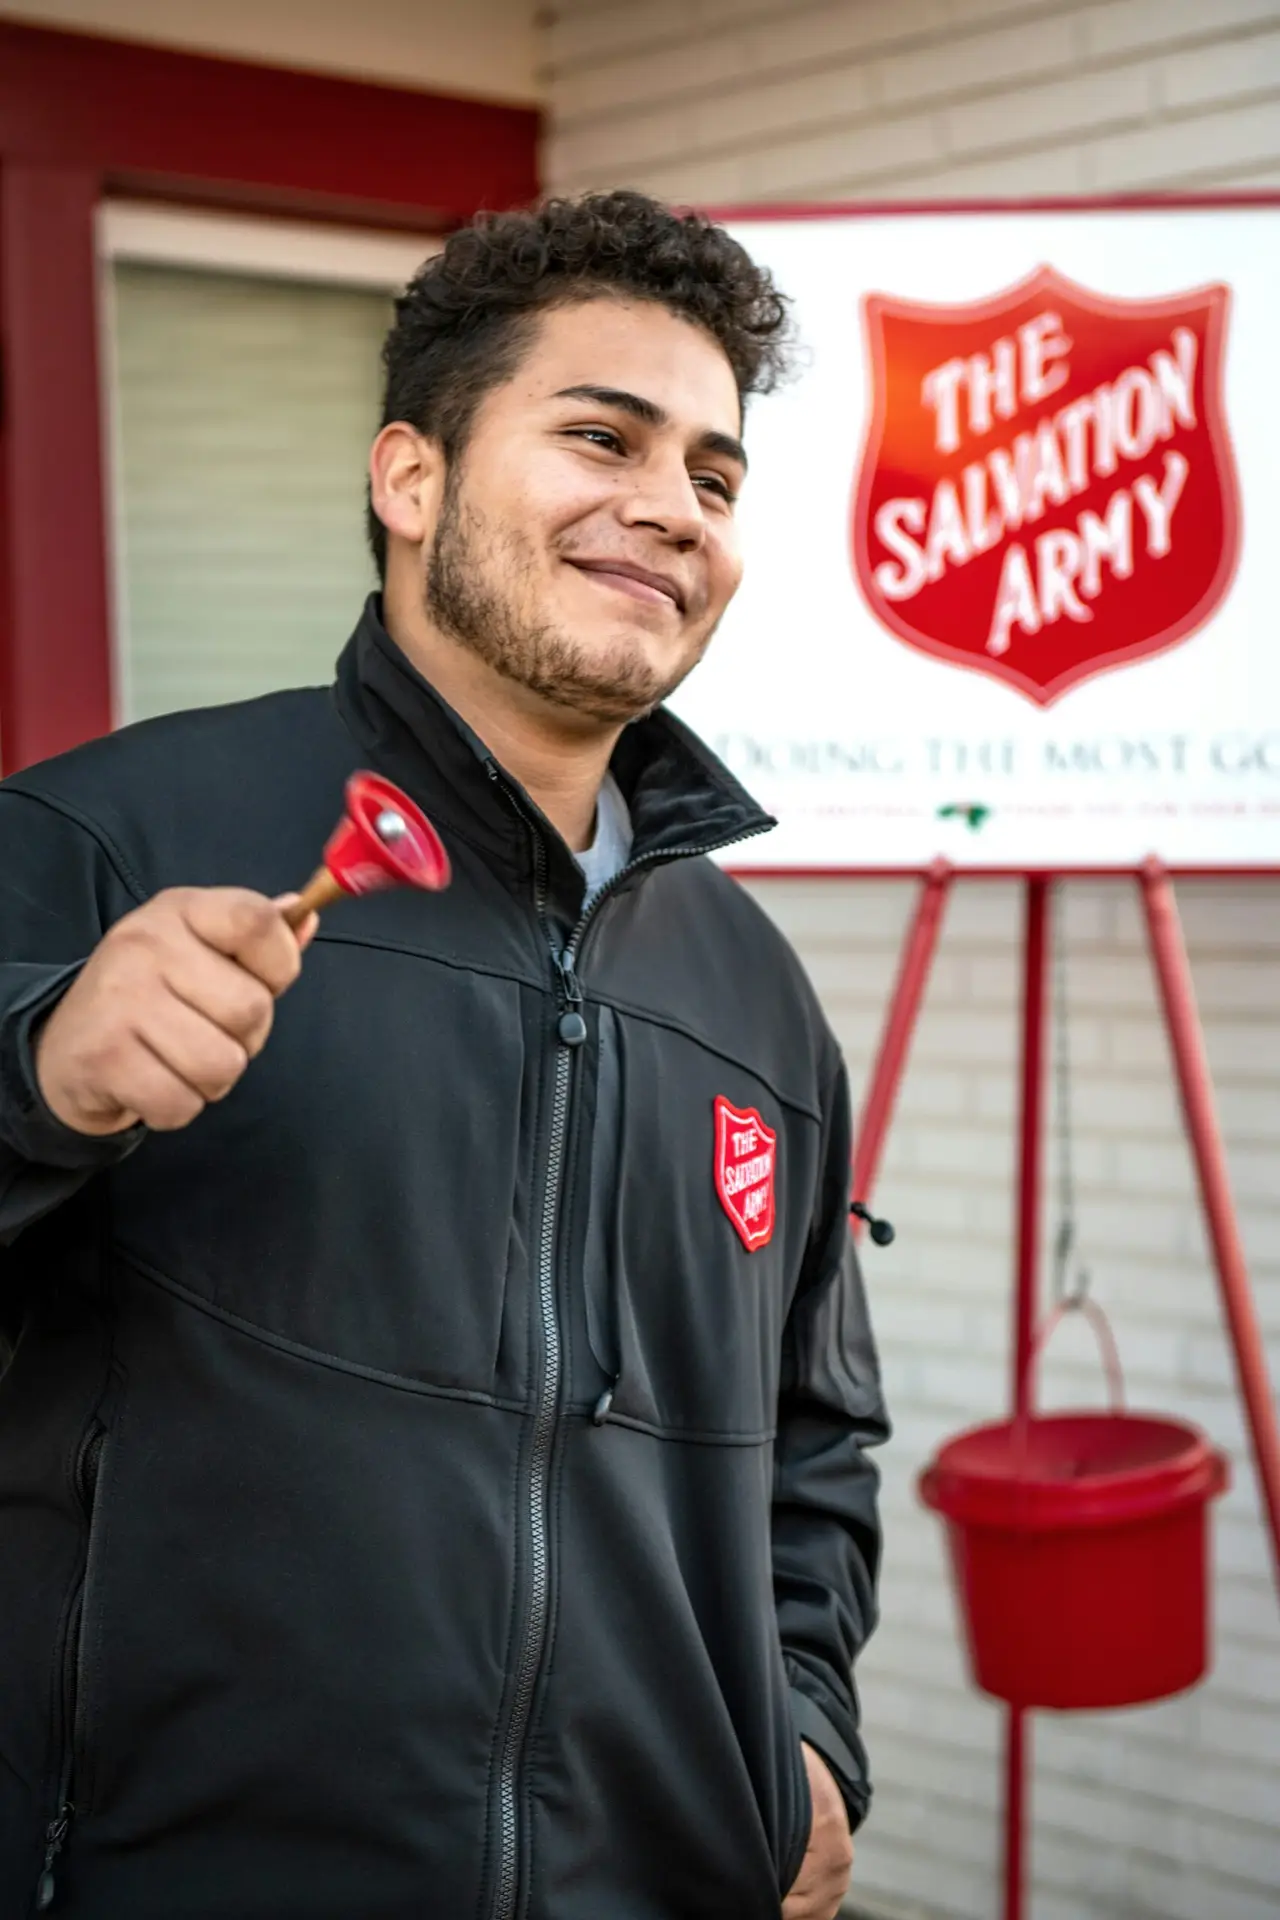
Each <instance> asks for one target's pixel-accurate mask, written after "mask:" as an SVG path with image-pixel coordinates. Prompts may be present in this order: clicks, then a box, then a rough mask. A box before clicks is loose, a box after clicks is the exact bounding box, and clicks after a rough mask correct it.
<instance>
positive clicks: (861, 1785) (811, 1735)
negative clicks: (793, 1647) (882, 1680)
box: [791, 1686, 871, 1833]
mask: <svg viewBox="0 0 1280 1920" xmlns="http://www.w3.org/2000/svg"><path fill="white" fill-rule="evenodd" d="M791 1718H792V1720H793V1722H794V1724H795V1729H796V1733H797V1734H798V1735H799V1737H800V1739H801V1740H803V1741H805V1742H806V1743H807V1744H808V1745H809V1746H811V1747H812V1748H813V1750H814V1752H815V1753H817V1754H820V1755H821V1757H822V1758H823V1760H825V1761H826V1763H827V1766H828V1767H829V1768H830V1770H831V1775H832V1778H833V1779H834V1781H835V1783H836V1785H837V1786H838V1787H839V1789H840V1797H841V1798H842V1800H843V1801H844V1804H845V1811H846V1812H847V1813H848V1815H849V1831H850V1833H856V1832H857V1830H858V1828H859V1827H860V1826H861V1825H862V1822H863V1821H864V1820H865V1819H866V1817H867V1808H868V1806H869V1805H870V1802H871V1789H870V1787H869V1786H868V1784H867V1779H866V1775H865V1773H864V1771H863V1768H862V1766H861V1764H860V1763H859V1761H858V1760H857V1759H855V1757H854V1755H853V1753H852V1751H851V1750H850V1748H849V1746H848V1743H847V1742H846V1741H844V1740H842V1739H841V1737H840V1735H839V1734H838V1733H837V1731H836V1729H835V1728H834V1727H833V1726H832V1724H831V1722H830V1720H828V1718H827V1716H826V1714H825V1713H824V1712H823V1711H822V1708H821V1707H819V1706H817V1705H816V1704H815V1703H814V1702H813V1701H812V1700H811V1699H810V1698H809V1696H808V1694H807V1693H801V1691H800V1689H799V1687H796V1686H793V1687H792V1689H791Z"/></svg>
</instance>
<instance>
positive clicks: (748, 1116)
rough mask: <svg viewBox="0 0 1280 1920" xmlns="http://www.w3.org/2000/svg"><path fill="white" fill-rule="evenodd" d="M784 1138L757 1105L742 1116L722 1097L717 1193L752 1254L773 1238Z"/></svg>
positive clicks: (718, 1123)
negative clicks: (779, 1157) (768, 1124)
mask: <svg viewBox="0 0 1280 1920" xmlns="http://www.w3.org/2000/svg"><path fill="white" fill-rule="evenodd" d="M777 1149H778V1136H777V1134H776V1133H773V1132H771V1131H770V1129H769V1128H768V1127H766V1125H765V1123H764V1121H763V1120H762V1119H761V1118H760V1115H759V1114H758V1113H757V1112H756V1110H755V1108H754V1107H748V1108H747V1110H746V1112H745V1113H740V1112H739V1111H738V1109H737V1107H731V1106H730V1105H729V1102H728V1101H727V1100H726V1099H724V1097H723V1096H722V1095H720V1094H717V1095H716V1192H717V1193H718V1194H719V1195H720V1204H721V1206H722V1207H723V1208H724V1210H725V1212H726V1213H727V1214H728V1216H729V1218H730V1219H731V1220H732V1222H733V1224H734V1226H735V1227H736V1228H737V1230H738V1238H739V1239H740V1240H741V1242H742V1244H743V1246H744V1247H746V1249H747V1251H748V1252H749V1253H750V1252H753V1251H754V1250H755V1248H756V1247H763V1246H764V1245H765V1244H766V1242H767V1241H768V1240H770V1239H771V1238H772V1236H773V1213H774V1207H773V1176H774V1169H775V1166H776V1163H777Z"/></svg>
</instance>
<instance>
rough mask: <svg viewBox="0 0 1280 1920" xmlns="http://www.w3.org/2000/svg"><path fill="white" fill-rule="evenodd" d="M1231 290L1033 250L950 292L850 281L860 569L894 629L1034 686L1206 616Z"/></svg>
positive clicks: (1222, 569) (1224, 467)
mask: <svg viewBox="0 0 1280 1920" xmlns="http://www.w3.org/2000/svg"><path fill="white" fill-rule="evenodd" d="M1228 301H1229V295H1228V292H1227V289H1226V288H1225V287H1220V286H1215V287H1196V288H1193V289H1192V290H1191V291H1190V292H1188V293H1184V294H1181V295H1179V296H1177V297H1173V298H1168V299H1160V300H1110V299H1106V298H1104V297H1103V296H1102V295H1101V294H1097V293H1091V292H1089V291H1088V290H1087V289H1086V288H1084V287H1080V286H1077V285H1076V284H1075V283H1074V282H1073V281H1071V280H1067V279H1064V277H1063V276H1062V275H1061V274H1060V273H1056V272H1055V271H1054V270H1053V268H1052V267H1041V268H1040V269H1039V271H1038V272H1037V273H1034V274H1032V276H1031V277H1030V279H1028V280H1024V281H1023V282H1022V283H1021V284H1020V285H1019V286H1016V287H1010V288H1009V289H1008V290H1007V291H1006V292H1004V293H999V294H996V295H994V296H993V298H991V299H990V300H981V301H975V302H974V303H973V304H972V305H969V306H957V307H935V306H922V305H919V304H908V303H907V302H905V301H901V300H892V299H888V298H886V297H885V296H883V295H881V294H872V295H870V296H868V298H867V300H866V302H865V312H866V328H867V339H868V348H869V357H870V370H871V381H872V403H871V415H870V425H869V428H868V431H867V441H866V447H865V449H864V452H863V458H862V467H861V471H860V474H859V479H858V488H857V494H856V499H855V505H854V529H853V533H854V542H853V544H854V556H855V561H856V566H857V573H858V580H859V583H860V585H861V587H862V591H863V593H864V595H865V596H866V599H867V602H868V604H869V605H870V607H871V610H872V612H873V613H874V614H875V616H876V618H877V619H878V620H879V621H881V622H882V624H883V625H884V626H886V627H887V628H888V629H889V631H890V632H891V633H893V634H896V635H897V637H898V638H899V639H900V640H905V641H906V642H907V644H908V645H909V646H912V647H918V648H919V649H920V650H921V651H922V652H924V653H929V654H933V655H934V656H935V657H936V658H938V659H940V660H947V661H950V662H951V664H952V665H953V666H959V667H970V668H973V669H975V670H976V671H977V672H979V673H988V674H991V675H993V676H994V678H996V679H997V680H1003V681H1004V682H1005V683H1006V684H1007V685H1009V686H1011V687H1016V688H1017V690H1018V691H1019V693H1022V694H1025V695H1026V696H1027V697H1028V698H1029V699H1031V700H1034V701H1036V702H1037V704H1038V705H1040V706H1048V705H1049V704H1050V702H1051V701H1053V700H1056V699H1058V698H1059V696H1060V695H1062V694H1064V693H1065V692H1066V691H1067V690H1068V688H1070V687H1073V686H1075V685H1077V684H1078V682H1080V681H1081V680H1087V679H1088V678H1089V677H1090V676H1091V675H1093V674H1095V673H1102V672H1105V671H1106V670H1107V669H1108V668H1111V667H1117V666H1120V665H1121V664H1123V663H1125V662H1129V661H1136V660H1141V659H1144V658H1145V657H1147V656H1148V655H1150V654H1155V653H1162V652H1163V651H1164V650H1165V649H1166V648H1168V647H1172V646H1176V645H1177V644H1178V642H1179V641H1181V640H1185V639H1187V638H1188V636H1189V635H1191V634H1192V633H1194V632H1195V631H1196V629H1197V628H1198V627H1201V626H1203V625H1204V623H1205V621H1206V620H1208V619H1209V617H1210V616H1211V614H1213V612H1214V611H1215V609H1216V608H1217V607H1219V606H1220V605H1221V603H1222V601H1223V599H1224V597H1225V595H1226V592H1227V588H1228V587H1229V585H1230V583H1231V577H1232V574H1233V573H1234V571H1235V564H1236V556H1237V551H1238V547H1239V509H1238V499H1237V488H1236V474H1235V464H1234V461H1233V459H1232V454H1231V445H1230V441H1229V439H1228V436H1227V429H1226V422H1225V419H1224V415H1223V405H1222V360H1223V345H1224V340H1225V336H1226V326H1227V310H1228Z"/></svg>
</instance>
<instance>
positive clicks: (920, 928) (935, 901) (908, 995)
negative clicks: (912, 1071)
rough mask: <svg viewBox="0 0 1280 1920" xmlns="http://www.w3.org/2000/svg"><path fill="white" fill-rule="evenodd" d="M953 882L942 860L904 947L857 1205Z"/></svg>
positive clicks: (867, 1186) (881, 1136)
mask: <svg viewBox="0 0 1280 1920" xmlns="http://www.w3.org/2000/svg"><path fill="white" fill-rule="evenodd" d="M951 879H952V874H951V869H950V867H949V866H947V864H946V863H945V861H937V862H936V863H935V864H934V865H933V866H932V867H930V869H929V871H928V873H927V874H926V876H925V880H924V885H923V886H922V887H921V889H920V897H919V899H918V900H917V901H916V910H915V913H914V914H913V915H912V919H911V925H910V927H909V928H908V929H907V937H906V939H905V941H904V942H903V947H902V959H901V961H900V962H899V965H898V978H897V980H896V981H895V982H894V988H893V996H892V998H891V999H890V1001H889V1011H888V1013H887V1014H886V1016H885V1023H884V1032H883V1033H882V1034H881V1036H880V1051H879V1052H878V1054H877V1055H876V1063H875V1066H874V1068H873V1069H872V1073H871V1084H870V1086H869V1087H868V1088H867V1097H866V1100H865V1101H864V1103H863V1108H862V1112H861V1114H860V1115H859V1118H858V1130H857V1134H856V1137H855V1140H854V1149H853V1197H854V1199H855V1200H869V1199H870V1198H871V1189H872V1186H873V1185H874V1182H875V1177H876V1172H877V1170H878V1168H879V1165H880V1155H881V1153H882V1152H883V1150H884V1142H885V1136H886V1134H887V1133H888V1131H889V1122H890V1120H891V1119H892V1117H893V1108H894V1102H895V1101H896V1100H897V1097H898V1088H899V1087H900V1086H901V1084H902V1075H903V1071H904V1069H905V1067H906V1064H907V1049H908V1048H909V1047H910V1045H911V1036H912V1034H913V1033H914V1032H915V1026H916V1021H917V1020H918V1019H919V1017H920V1003H921V1001H922V1000H923V998H924V990H925V987H926V986H927V985H928V981H929V970H930V968H931V966H932V965H933V953H934V948H935V947H936V946H937V944H938V933H939V931H940V929H941V926H942V914H943V909H944V908H945V906H946V904H947V895H948V893H949V892H950V890H951ZM860 1231H861V1228H860V1226H858V1225H855V1227H854V1232H855V1233H857V1232H860Z"/></svg>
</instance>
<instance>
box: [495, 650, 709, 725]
mask: <svg viewBox="0 0 1280 1920" xmlns="http://www.w3.org/2000/svg"><path fill="white" fill-rule="evenodd" d="M539 664H540V665H541V666H543V667H544V669H545V671H544V673H543V674H540V675H536V676H535V680H536V681H538V682H540V684H533V683H532V682H531V683H530V684H531V685H532V690H533V691H534V692H537V693H540V694H541V695H542V696H543V698H544V699H547V700H549V701H550V702H551V703H552V704H553V705H554V706H556V707H559V708H560V709H561V710H562V711H563V712H566V713H573V714H576V715H578V716H579V717H580V718H581V719H583V720H585V721H589V722H592V723H594V724H596V725H608V726H625V725H626V724H627V722H628V721H630V720H639V719H642V718H643V716H644V715H645V714H647V713H652V712H653V709H654V708H655V707H657V706H660V705H661V703H662V702H663V701H664V700H665V699H666V698H667V696H668V695H669V694H671V693H674V692H675V690H676V688H677V687H678V686H679V685H680V682H681V681H682V680H683V679H684V677H685V675H686V674H687V673H688V672H689V671H690V669H691V667H692V666H693V664H694V663H693V662H692V661H690V662H688V663H685V662H681V663H679V664H678V665H673V664H672V663H671V662H658V661H655V660H653V659H652V658H651V657H650V656H649V655H648V654H647V653H645V652H643V651H641V650H640V649H638V648H634V647H628V648H613V649H610V650H609V651H608V653H607V654H606V656H605V657H604V658H598V657H593V656H592V655H590V654H587V653H586V652H585V651H578V650H574V652H572V653H570V652H568V651H567V650H566V652H565V653H563V654H561V655H560V657H559V658H558V659H554V660H544V661H542V662H540V663H539Z"/></svg>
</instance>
